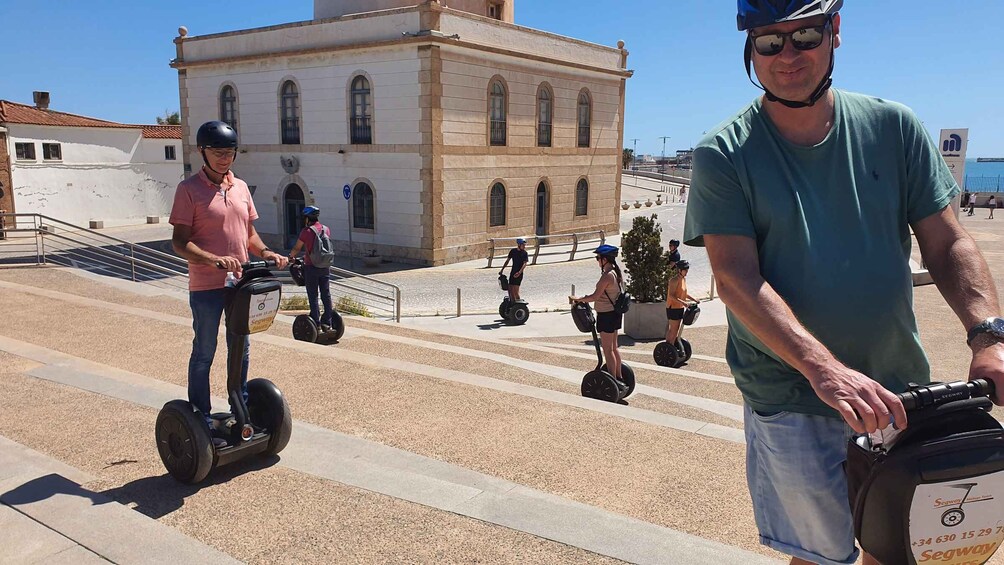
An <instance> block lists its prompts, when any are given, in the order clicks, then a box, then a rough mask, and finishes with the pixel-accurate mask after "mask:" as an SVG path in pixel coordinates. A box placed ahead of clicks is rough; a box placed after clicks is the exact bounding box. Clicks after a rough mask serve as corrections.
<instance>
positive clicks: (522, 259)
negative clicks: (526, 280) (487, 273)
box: [499, 238, 530, 302]
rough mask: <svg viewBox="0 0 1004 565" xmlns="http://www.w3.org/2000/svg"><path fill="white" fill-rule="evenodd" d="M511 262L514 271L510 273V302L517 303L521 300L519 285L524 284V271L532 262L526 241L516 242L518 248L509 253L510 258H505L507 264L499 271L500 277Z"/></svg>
mask: <svg viewBox="0 0 1004 565" xmlns="http://www.w3.org/2000/svg"><path fill="white" fill-rule="evenodd" d="M509 261H512V271H510V272H509V300H512V301H513V302H515V301H517V300H519V285H521V284H523V271H524V270H525V269H526V266H527V264H528V263H529V262H530V256H529V254H527V252H526V240H525V239H523V238H519V239H517V240H516V247H514V248H513V249H511V250H510V251H509V256H508V257H506V258H505V263H504V264H503V265H502V268H501V269H499V274H500V275H501V274H502V272H503V271H505V268H506V265H508V264H509Z"/></svg>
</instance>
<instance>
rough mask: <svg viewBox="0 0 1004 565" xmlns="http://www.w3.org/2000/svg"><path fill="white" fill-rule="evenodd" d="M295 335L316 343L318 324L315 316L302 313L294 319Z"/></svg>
mask: <svg viewBox="0 0 1004 565" xmlns="http://www.w3.org/2000/svg"><path fill="white" fill-rule="evenodd" d="M293 337H294V338H296V339H297V340H298V341H306V342H307V343H314V342H316V341H317V324H315V323H314V320H313V318H311V317H310V316H308V315H306V314H300V315H299V316H297V317H296V318H295V319H294V320H293Z"/></svg>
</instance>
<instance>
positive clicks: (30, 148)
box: [14, 143, 35, 161]
mask: <svg viewBox="0 0 1004 565" xmlns="http://www.w3.org/2000/svg"><path fill="white" fill-rule="evenodd" d="M14 155H15V156H16V157H17V160H18V161H34V160H35V144H34V143H15V144H14Z"/></svg>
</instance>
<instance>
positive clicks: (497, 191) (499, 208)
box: [488, 182, 505, 227]
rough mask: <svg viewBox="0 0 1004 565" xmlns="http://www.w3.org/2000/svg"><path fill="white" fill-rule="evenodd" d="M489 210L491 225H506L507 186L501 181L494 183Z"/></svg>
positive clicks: (489, 200) (489, 199)
mask: <svg viewBox="0 0 1004 565" xmlns="http://www.w3.org/2000/svg"><path fill="white" fill-rule="evenodd" d="M488 210H489V212H488V216H489V225H490V226H491V227H495V226H504V225H505V187H504V186H502V183H500V182H497V183H495V184H494V185H492V190H491V194H490V195H489V197H488Z"/></svg>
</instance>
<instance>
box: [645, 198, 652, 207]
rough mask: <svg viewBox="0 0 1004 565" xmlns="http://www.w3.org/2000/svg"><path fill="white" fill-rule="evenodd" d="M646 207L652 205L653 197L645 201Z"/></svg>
mask: <svg viewBox="0 0 1004 565" xmlns="http://www.w3.org/2000/svg"><path fill="white" fill-rule="evenodd" d="M645 207H646V208H651V207H652V199H651V198H649V199H648V200H646V201H645Z"/></svg>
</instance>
